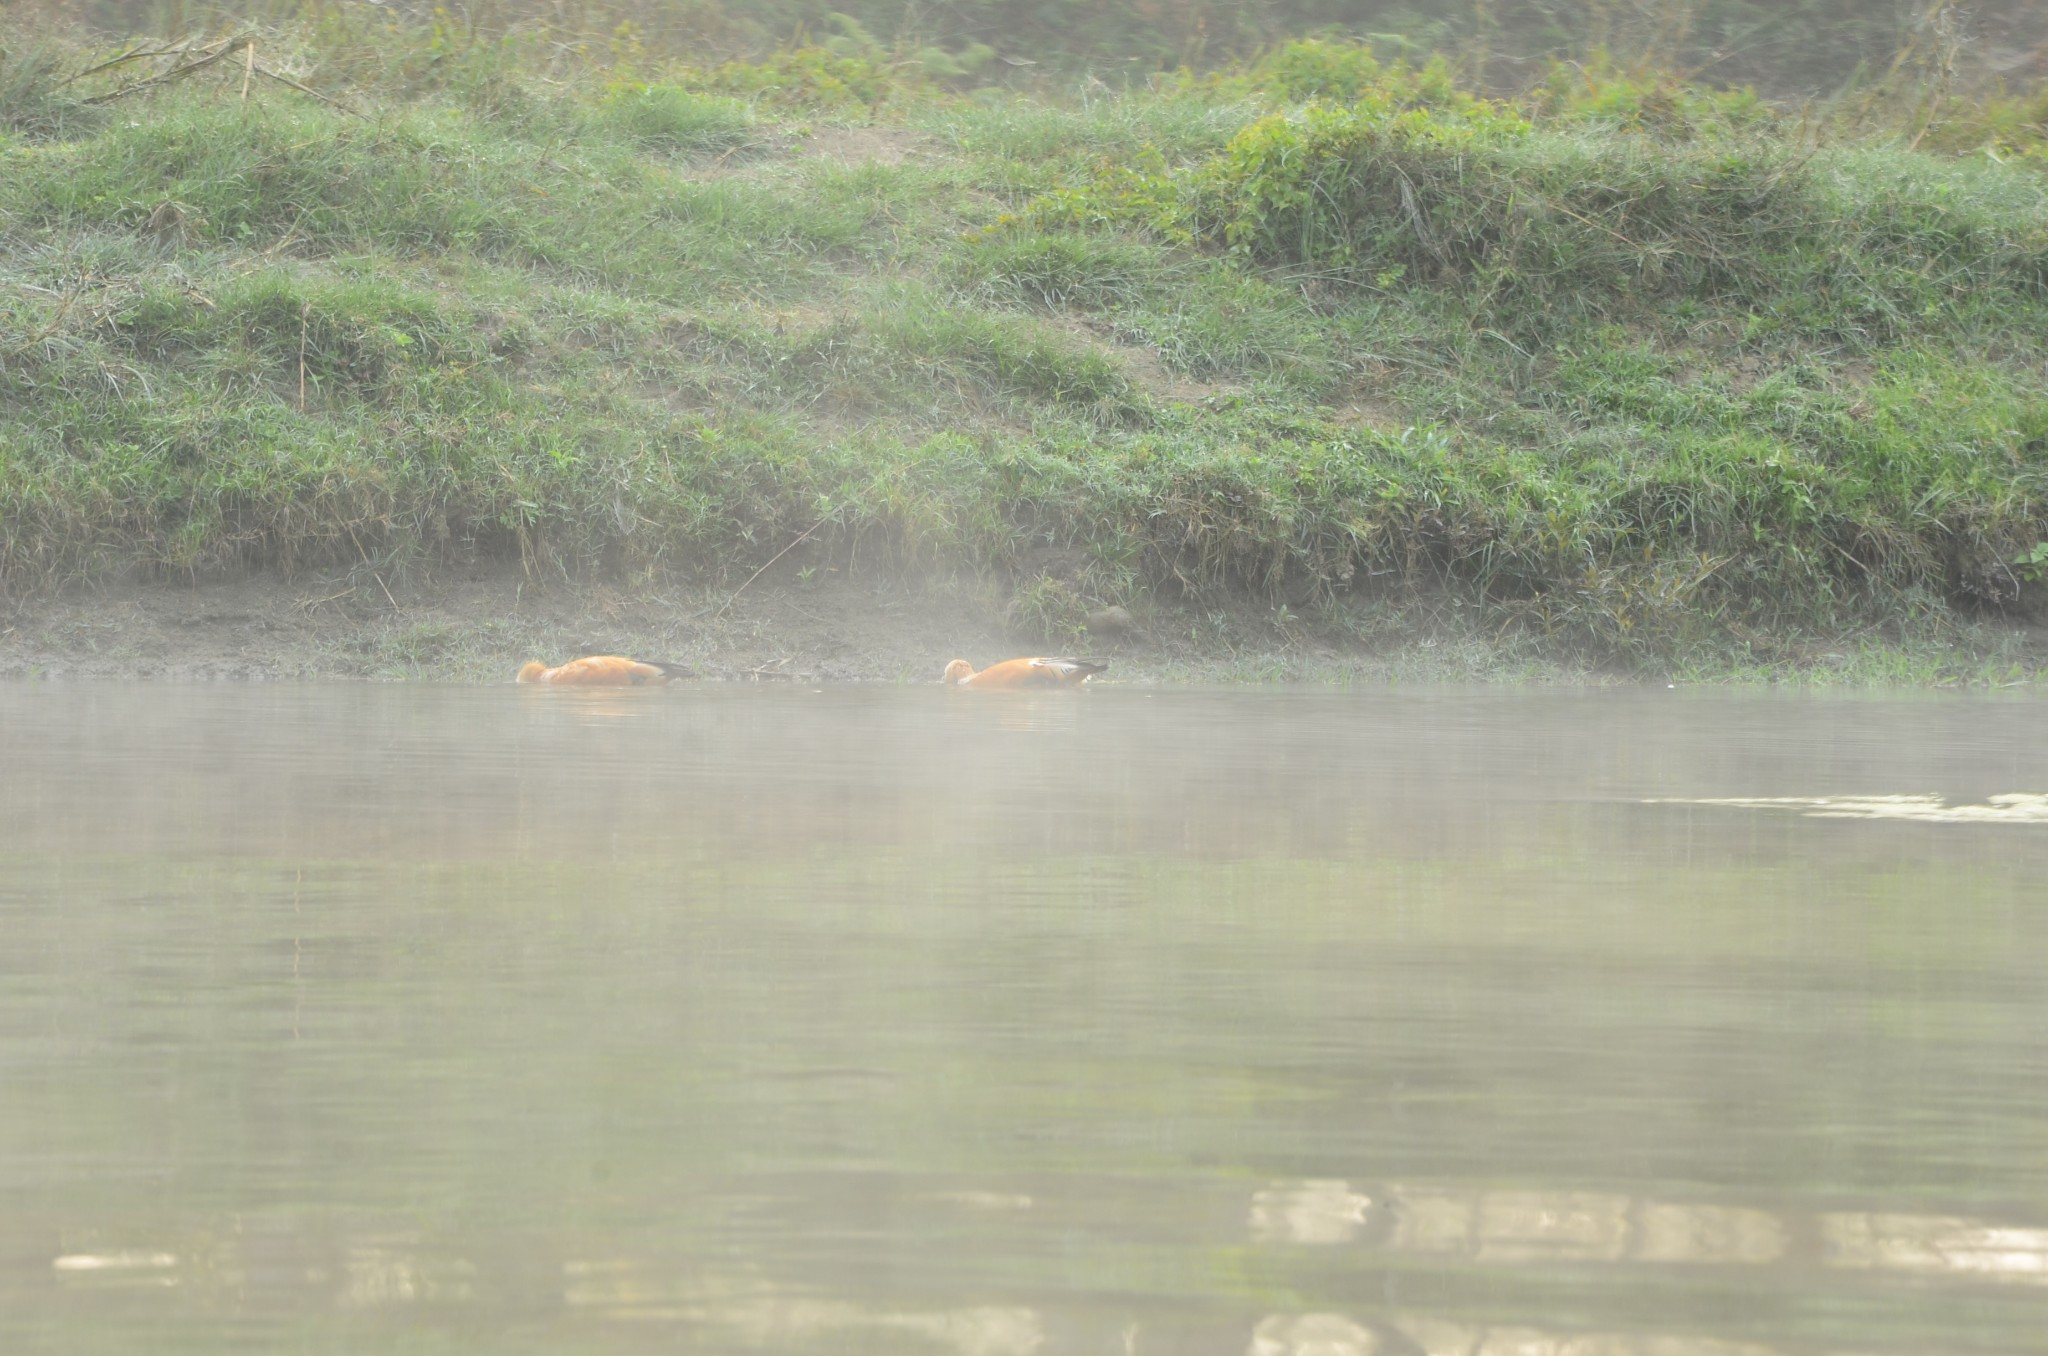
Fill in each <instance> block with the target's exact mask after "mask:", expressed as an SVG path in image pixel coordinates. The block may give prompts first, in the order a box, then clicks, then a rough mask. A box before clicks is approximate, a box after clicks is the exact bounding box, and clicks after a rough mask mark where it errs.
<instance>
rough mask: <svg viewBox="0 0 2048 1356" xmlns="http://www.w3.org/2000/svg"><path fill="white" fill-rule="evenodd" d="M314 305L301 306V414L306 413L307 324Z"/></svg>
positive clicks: (302, 304) (304, 304)
mask: <svg viewBox="0 0 2048 1356" xmlns="http://www.w3.org/2000/svg"><path fill="white" fill-rule="evenodd" d="M312 314H313V303H312V302H310V301H308V302H303V303H301V304H300V306H299V413H300V414H304V413H305V412H306V322H307V321H308V320H309V319H310V318H311V317H312Z"/></svg>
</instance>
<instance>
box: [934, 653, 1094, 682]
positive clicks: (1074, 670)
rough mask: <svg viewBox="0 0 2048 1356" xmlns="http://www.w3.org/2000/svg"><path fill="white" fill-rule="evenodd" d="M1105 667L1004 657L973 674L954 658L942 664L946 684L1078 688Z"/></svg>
mask: <svg viewBox="0 0 2048 1356" xmlns="http://www.w3.org/2000/svg"><path fill="white" fill-rule="evenodd" d="M1108 668H1109V664H1108V662H1107V661H1105V660H1101V659H1005V660H1004V661H1003V662H1002V663H1000V664H991V665H989V666H988V667H987V668H985V669H983V670H981V672H979V673H976V672H975V671H974V665H972V664H970V663H968V662H967V661H966V660H964V659H956V660H954V661H953V662H952V663H950V664H948V665H946V686H948V687H1079V686H1080V685H1081V684H1082V683H1085V682H1087V681H1088V680H1089V679H1090V678H1092V677H1094V676H1095V675H1096V674H1098V673H1102V672H1104V671H1106V670H1107V669H1108Z"/></svg>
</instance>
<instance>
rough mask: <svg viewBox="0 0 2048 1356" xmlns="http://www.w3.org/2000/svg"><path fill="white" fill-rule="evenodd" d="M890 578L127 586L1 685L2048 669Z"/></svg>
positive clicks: (91, 608) (2028, 675) (16, 614)
mask: <svg viewBox="0 0 2048 1356" xmlns="http://www.w3.org/2000/svg"><path fill="white" fill-rule="evenodd" d="M980 592H981V591H980V590H977V589H976V588H974V587H972V586H969V585H960V584H943V583H924V584H919V583H905V582H902V581H898V580H887V579H873V580H858V579H856V580H836V579H828V580H821V581H812V582H809V583H799V582H797V581H795V580H793V579H792V580H782V581H775V582H770V580H769V579H766V578H764V579H763V580H761V581H759V582H757V583H755V584H753V585H751V586H749V587H747V588H745V589H742V590H739V591H737V592H735V591H734V590H733V589H732V588H731V587H729V586H728V587H721V588H704V587H685V586H675V587H662V588H651V589H645V590H640V591H631V590H627V589H624V588H620V587H617V586H608V585H603V584H569V583H560V582H557V583H554V584H551V585H547V586H541V585H536V584H535V583H534V582H533V581H532V580H530V579H527V578H525V577H523V576H522V575H521V574H520V572H519V571H518V570H517V569H514V568H502V569H476V570H472V571H469V572H466V573H461V574H451V575H449V576H447V577H444V578H438V579H432V580H426V581H416V582H407V581H403V580H394V581H386V580H382V579H379V578H378V577H377V576H376V575H373V574H361V573H358V574H356V575H350V576H338V577H323V576H305V577H300V578H297V579H291V580H285V579H279V578H276V577H270V576H259V577H248V578H242V579H235V580H226V581H215V582H209V583H203V584H185V583H165V582H140V583H138V582H128V583H117V584H109V585H104V586H101V587H97V588H91V589H74V590H72V591H70V592H67V593H64V594H60V595H55V596H47V597H38V598H32V599H27V600H13V601H9V602H0V678H13V679H21V678H31V679H33V678H49V679H73V678H85V679H105V678H140V679H160V680H188V681H189V680H208V679H243V680H269V679H361V680H370V681H408V680H410V681H434V682H469V683H489V682H506V681H510V679H511V676H512V674H513V672H514V671H515V670H516V669H517V668H518V666H519V665H520V664H521V663H522V662H524V661H525V660H527V659H533V658H540V659H547V660H550V661H559V660H561V659H564V658H568V657H571V656H574V655H579V654H594V653H619V654H632V655H642V656H646V657H650V658H657V659H668V660H675V661H679V662H683V663H688V664H691V665H693V666H695V667H696V669H697V671H698V673H699V674H700V676H701V677H702V678H704V679H705V680H708V681H727V682H733V681H738V682H791V681H801V682H892V683H897V682H932V681H936V680H937V677H938V674H939V671H940V670H941V669H942V668H943V667H944V665H945V662H946V660H948V659H950V658H953V657H955V656H963V657H966V658H968V659H971V660H973V661H975V662H976V663H987V662H989V661H991V660H993V659H998V658H1002V657H1005V656H1008V655H1013V654H1020V653H1044V652H1048V651H1061V652H1075V651H1079V652H1087V653H1091V654H1101V655H1104V656H1106V657H1107V658H1109V659H1110V660H1111V661H1112V665H1113V667H1112V670H1111V680H1112V681H1117V682H1136V683H1155V682H1164V683H1178V682H1196V683H1215V682H1226V683H1246V682H1316V683H1330V682H1338V683H1346V682H1350V683H1366V684H1375V683H1387V682H1471V681H1485V682H1502V681H1505V682H1517V683H1532V682H1533V683H1586V682H1613V681H1635V682H1640V681H1656V682H1662V681H1666V680H1675V681H1699V680H1702V679H1706V680H1715V681H1738V682H1740V681H1792V682H1798V683H1831V682H1833V683H1858V684H1860V683H1910V684H1920V685H1941V686H1946V685H1984V686H1996V685H2006V684H2010V683H2012V682H2015V681H2021V680H2025V681H2038V680H2039V676H2040V674H2041V673H2042V672H2043V671H2048V628H2043V627H2037V626H2036V627H2028V626H2017V625H2011V624H2006V623H1985V624H1981V625H1978V626H1976V627H1973V628H1971V629H1968V630H1966V631H1962V632H1957V633H1953V634H1947V635H1942V636H1934V637H1923V638H1919V639H1915V640H1912V641H1907V642H1901V641H1898V640H1897V639H1896V638H1893V639H1884V638H1880V637H1877V636H1864V637H1854V636H1851V637H1836V638H1834V639H1832V640H1825V641H1824V640H1819V639H1816V640H1815V641H1813V642H1812V643H1810V644H1807V645H1805V646H1803V647H1801V648H1799V649H1797V650H1795V651H1786V652H1780V653H1774V654H1770V655H1759V657H1758V662H1757V663H1756V665H1754V666H1753V667H1749V668H1740V669H1731V670H1727V671H1722V672H1715V673H1712V674H1701V673H1687V672H1683V671H1674V672H1672V673H1669V674H1662V675H1649V676H1645V675H1641V674H1637V675H1634V676H1632V677H1630V678H1628V679H1625V680H1624V679H1621V678H1619V677H1617V676H1615V675H1613V674H1607V673H1603V672H1602V671H1601V670H1599V669H1597V668H1594V667H1590V666H1573V665H1571V664H1569V663H1564V662H1560V661H1558V660H1557V659H1556V658H1554V657H1548V656H1545V655H1544V654H1542V653H1541V652H1540V650H1539V649H1538V647H1537V646H1536V645H1535V644H1534V643H1529V642H1518V641H1516V640H1515V639H1514V638H1513V637H1511V636H1510V637H1503V636H1502V635H1501V634H1500V633H1499V632H1498V631H1497V630H1496V629H1495V628H1493V627H1491V626H1489V625H1488V624H1487V623H1486V621H1485V619H1483V618H1481V617H1478V616H1471V615H1468V614H1469V612H1470V610H1469V609H1462V610H1461V609H1459V608H1457V607H1455V606H1433V605H1431V604H1430V603H1428V602H1427V601H1418V600H1409V601H1408V602H1407V604H1406V605H1405V606H1403V607H1401V608H1388V609H1386V610H1383V611H1377V612H1358V613H1352V614H1348V615H1343V616H1334V615H1333V616H1325V617H1322V618H1320V619H1319V623H1318V624H1311V623H1310V622H1308V621H1307V620H1305V619H1303V618H1302V617H1299V616H1296V615H1293V614H1290V613H1288V612H1287V611H1286V610H1285V609H1284V608H1283V609H1279V610H1271V609H1262V608H1259V607H1257V606H1254V605H1246V606H1244V607H1241V608H1239V609H1236V610H1234V611H1223V612H1219V611H1216V610H1213V609H1203V610H1200V611H1195V610H1185V609H1183V610H1174V609H1155V610H1152V611H1148V612H1143V613H1141V614H1140V615H1138V616H1135V617H1130V618H1129V619H1128V622H1127V623H1126V624H1124V625H1121V626H1116V627H1114V628H1112V627H1111V626H1110V625H1108V624H1107V623H1105V624H1104V625H1101V626H1099V627H1098V628H1097V630H1096V631H1095V632H1093V633H1090V632H1087V631H1082V630H1078V629H1077V630H1075V631H1074V632H1072V633H1071V634H1069V635H1067V636H1065V637H1064V638H1058V639H1051V640H1048V639H1047V638H1046V637H1044V636H1043V635H1040V636H1036V637H1034V636H1033V635H1032V634H1030V632H1029V631H1028V630H1024V629H1020V628H1019V627H1018V626H1017V625H1015V624H1014V623H1013V621H1012V620H1011V619H1010V618H1009V617H1008V616H1007V615H1006V613H1005V611H1004V608H1003V606H1002V604H1001V602H1000V600H999V599H997V598H995V597H994V596H993V594H991V596H989V597H988V598H983V597H981V596H980Z"/></svg>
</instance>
